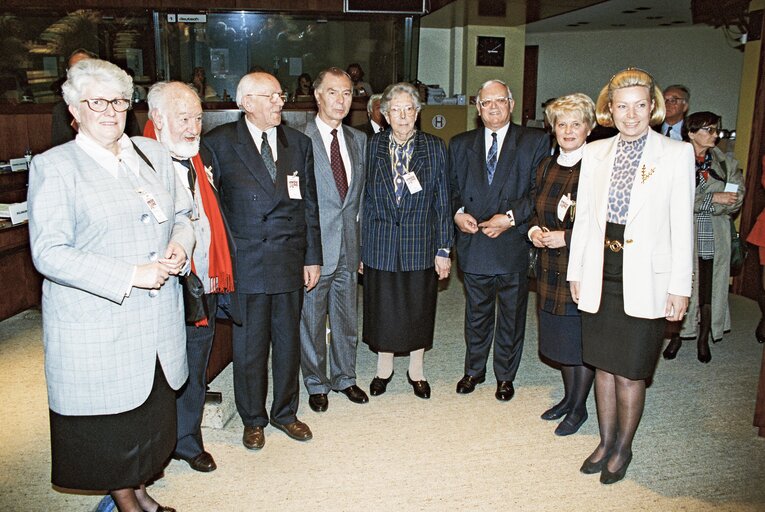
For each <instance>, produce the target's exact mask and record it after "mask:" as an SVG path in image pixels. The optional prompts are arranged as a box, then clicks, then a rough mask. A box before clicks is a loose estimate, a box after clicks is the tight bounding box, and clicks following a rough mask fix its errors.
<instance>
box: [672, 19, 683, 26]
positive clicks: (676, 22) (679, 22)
mask: <svg viewBox="0 0 765 512" xmlns="http://www.w3.org/2000/svg"><path fill="white" fill-rule="evenodd" d="M672 24H673V25H683V24H685V22H684V21H682V20H675V21H673V22H672Z"/></svg>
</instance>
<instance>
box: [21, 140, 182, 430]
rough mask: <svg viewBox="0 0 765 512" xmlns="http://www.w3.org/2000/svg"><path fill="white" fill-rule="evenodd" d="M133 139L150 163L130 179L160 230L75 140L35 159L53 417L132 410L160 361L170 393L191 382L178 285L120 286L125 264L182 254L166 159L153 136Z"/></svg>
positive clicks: (127, 269)
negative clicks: (157, 213) (155, 210)
mask: <svg viewBox="0 0 765 512" xmlns="http://www.w3.org/2000/svg"><path fill="white" fill-rule="evenodd" d="M133 141H134V142H135V144H136V145H137V146H138V147H139V148H140V149H141V151H143V153H144V154H145V155H146V156H147V158H148V159H149V160H150V161H151V162H152V165H153V167H154V170H152V169H151V168H149V166H148V165H146V163H145V162H143V160H141V162H140V177H139V178H137V179H138V180H139V183H140V187H141V188H142V189H144V190H146V191H147V192H150V193H151V194H152V195H153V196H154V198H155V199H156V201H157V203H158V205H159V207H160V208H161V209H162V212H163V213H164V214H165V216H166V217H167V219H168V220H167V221H165V222H163V223H161V224H160V223H158V222H157V221H156V220H155V219H154V216H153V215H152V214H151V213H150V211H149V208H148V206H147V205H146V203H145V202H144V200H143V199H142V198H141V197H140V196H139V195H138V194H137V193H136V192H135V189H136V186H135V180H136V178H134V177H122V178H115V177H113V176H112V175H110V174H109V173H108V172H106V171H105V170H103V169H102V168H100V167H99V166H98V164H97V163H96V162H95V161H94V160H93V159H92V158H91V157H90V156H88V154H87V153H85V152H84V151H83V150H82V149H80V147H79V146H78V145H77V144H76V143H75V142H69V143H67V144H63V145H61V146H57V147H55V148H53V149H51V150H49V151H46V152H45V153H43V154H41V155H38V156H36V157H35V158H34V159H33V160H32V166H31V171H30V173H29V234H30V243H31V247H32V258H33V261H34V264H35V267H36V268H37V270H38V271H39V272H40V273H41V274H42V275H43V276H44V277H45V280H44V281H43V303H42V307H43V341H44V345H45V375H46V380H47V384H48V402H49V405H50V408H51V409H52V410H54V411H56V412H57V413H59V414H65V415H95V414H115V413H119V412H124V411H128V410H131V409H134V408H136V407H138V406H139V405H140V404H142V403H143V402H144V401H145V400H146V397H148V396H149V392H150V391H151V387H152V383H153V380H154V369H155V364H156V360H157V358H159V361H160V363H161V364H162V370H163V371H164V373H165V377H166V378H167V381H168V383H169V384H170V386H171V387H173V388H174V389H178V388H179V387H180V386H181V385H182V384H183V383H184V381H185V380H186V377H187V375H188V371H187V367H186V332H185V328H184V327H185V326H184V315H183V300H182V298H181V289H180V285H179V284H178V280H177V278H175V277H172V276H171V277H170V279H168V281H167V282H166V283H165V284H164V285H163V286H162V288H160V289H159V290H144V289H140V288H132V289H130V288H129V286H130V280H131V279H132V275H133V268H134V266H135V265H140V264H144V263H149V262H151V261H154V260H156V259H157V257H162V254H163V253H164V251H165V249H166V248H167V245H168V243H169V242H170V241H173V242H177V243H178V244H180V245H181V246H182V247H183V248H184V250H185V251H186V254H191V251H192V247H193V244H194V234H193V231H192V228H191V221H190V220H189V218H188V215H189V213H190V211H191V203H190V202H189V201H188V198H187V196H186V195H185V194H183V193H182V192H181V191H180V189H179V187H181V186H182V185H181V183H180V181H179V180H178V178H177V175H176V173H175V170H174V169H173V164H172V161H171V160H170V154H169V153H168V151H167V150H166V149H165V148H164V147H163V146H162V145H161V144H159V143H158V142H156V141H154V140H151V139H145V138H143V137H135V138H134V139H133ZM176 190H178V192H179V193H176ZM127 291H130V294H129V295H128V296H125V292H127Z"/></svg>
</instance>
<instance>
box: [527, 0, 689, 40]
mask: <svg viewBox="0 0 765 512" xmlns="http://www.w3.org/2000/svg"><path fill="white" fill-rule="evenodd" d="M692 23H693V21H692V16H691V0H608V1H606V2H601V3H599V4H596V5H593V6H590V7H585V8H584V9H579V10H576V11H572V12H568V13H565V14H560V15H558V16H553V17H551V18H546V19H543V20H540V21H535V22H533V23H529V24H528V25H526V33H530V34H537V33H546V32H572V31H592V30H622V29H623V30H629V29H636V28H662V27H688V26H691V24H692Z"/></svg>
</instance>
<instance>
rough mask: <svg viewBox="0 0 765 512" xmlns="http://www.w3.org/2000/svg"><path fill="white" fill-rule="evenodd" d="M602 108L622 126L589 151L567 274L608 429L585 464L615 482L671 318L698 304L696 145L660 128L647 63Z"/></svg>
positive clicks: (607, 121) (616, 81)
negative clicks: (694, 294)
mask: <svg viewBox="0 0 765 512" xmlns="http://www.w3.org/2000/svg"><path fill="white" fill-rule="evenodd" d="M595 111H596V114H597V118H598V123H599V124H601V125H603V126H614V127H616V129H617V130H619V133H618V134H617V135H616V136H615V137H612V138H610V139H603V140H599V141H595V142H592V143H590V144H588V145H587V147H586V148H585V150H584V154H583V155H582V167H581V171H580V175H579V189H578V191H577V208H576V210H577V211H576V220H575V221H574V229H573V232H572V235H571V249H570V255H569V264H568V274H567V276H566V278H567V279H568V281H569V282H570V284H571V295H572V298H573V299H574V302H576V303H577V304H579V310H580V311H581V312H582V356H583V359H584V362H585V363H587V364H590V365H592V366H594V367H595V403H596V405H597V410H598V428H599V430H600V443H599V444H598V446H597V448H596V449H595V451H593V452H592V454H591V455H590V456H589V457H587V459H586V460H585V461H584V463H583V464H582V467H581V471H582V472H583V473H586V474H593V473H600V481H601V483H604V484H612V483H614V482H618V481H619V480H621V479H622V478H624V475H625V473H626V472H627V467H628V466H629V464H630V462H631V461H632V440H633V438H634V437H635V432H636V431H637V428H638V425H639V424H640V418H641V416H642V415H643V408H644V406H645V389H646V380H647V379H648V378H650V377H651V376H652V375H653V371H654V368H655V367H656V362H657V360H658V357H659V352H660V351H661V346H662V342H663V334H664V325H665V321H666V320H669V321H679V320H680V319H681V318H683V316H684V314H685V311H686V309H687V307H688V298H689V297H690V295H691V279H692V277H691V274H692V272H693V196H694V188H695V186H694V174H695V173H694V156H693V148H692V147H691V145H690V144H688V143H687V142H678V141H675V140H672V139H669V138H668V137H664V136H662V135H660V134H658V133H656V132H654V131H653V130H651V129H650V126H649V125H650V124H656V123H659V122H661V121H662V119H663V118H664V98H663V96H662V93H661V89H659V88H658V86H657V85H656V84H655V83H654V81H653V78H652V77H651V75H649V74H648V73H646V72H645V71H642V70H640V69H634V68H629V69H626V70H624V71H620V72H619V73H617V74H616V75H614V76H613V77H612V78H611V80H609V82H608V84H606V86H605V87H604V88H603V90H602V91H601V92H600V95H599V96H598V101H597V108H596V110H595Z"/></svg>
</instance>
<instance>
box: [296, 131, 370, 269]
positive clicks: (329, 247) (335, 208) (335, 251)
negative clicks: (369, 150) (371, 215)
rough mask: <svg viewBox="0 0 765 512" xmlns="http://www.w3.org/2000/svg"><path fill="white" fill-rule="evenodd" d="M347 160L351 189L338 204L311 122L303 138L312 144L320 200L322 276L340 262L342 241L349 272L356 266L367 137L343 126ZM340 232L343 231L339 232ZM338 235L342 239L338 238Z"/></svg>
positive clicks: (324, 153) (325, 155) (317, 132)
mask: <svg viewBox="0 0 765 512" xmlns="http://www.w3.org/2000/svg"><path fill="white" fill-rule="evenodd" d="M342 131H343V136H344V137H345V144H346V146H347V147H348V156H349V157H350V159H351V185H350V187H349V188H348V193H347V194H346V195H345V201H344V202H341V201H340V193H339V192H338V191H337V185H336V184H335V178H334V176H333V175H332V167H331V166H330V163H329V155H327V150H326V149H325V147H324V142H323V141H322V139H321V134H320V133H319V129H318V128H317V127H316V121H315V120H311V121H309V122H308V124H307V125H306V127H305V134H306V135H308V136H309V137H310V138H311V142H313V158H314V164H313V169H314V175H315V178H316V195H317V196H318V198H319V222H320V224H321V245H322V251H323V253H324V264H323V265H322V267H321V274H322V275H329V274H332V273H333V272H334V271H335V269H336V268H337V262H338V260H339V258H340V245H341V242H342V240H343V238H344V239H345V258H346V264H347V266H348V269H350V270H355V269H356V268H358V266H359V222H358V217H359V209H360V207H361V192H362V190H364V180H365V165H364V163H365V154H366V144H367V137H366V135H364V134H363V133H362V132H360V131H358V130H357V129H355V128H351V127H350V126H346V125H342ZM341 230H342V231H341ZM341 232H342V234H343V236H342V237H341V236H340V235H341Z"/></svg>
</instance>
